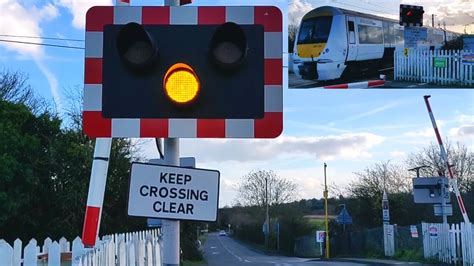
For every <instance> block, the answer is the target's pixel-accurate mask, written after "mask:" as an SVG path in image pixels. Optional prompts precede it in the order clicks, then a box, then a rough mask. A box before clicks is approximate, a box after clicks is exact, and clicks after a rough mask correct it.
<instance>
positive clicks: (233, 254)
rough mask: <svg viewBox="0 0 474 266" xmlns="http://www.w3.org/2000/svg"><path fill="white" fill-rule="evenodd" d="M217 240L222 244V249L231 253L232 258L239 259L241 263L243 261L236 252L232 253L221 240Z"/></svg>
mask: <svg viewBox="0 0 474 266" xmlns="http://www.w3.org/2000/svg"><path fill="white" fill-rule="evenodd" d="M217 240H218V241H219V242H220V243H221V245H222V247H223V248H224V249H225V250H226V251H227V252H229V253H230V254H231V255H232V256H234V257H235V258H236V259H238V260H239V261H242V258H241V257H239V256H237V255H236V254H235V253H234V252H232V251H230V250H229V249H228V248H227V247H226V246H225V245H224V244H223V243H222V241H221V239H220V238H217Z"/></svg>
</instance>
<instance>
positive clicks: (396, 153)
mask: <svg viewBox="0 0 474 266" xmlns="http://www.w3.org/2000/svg"><path fill="white" fill-rule="evenodd" d="M390 156H391V157H393V158H403V157H405V156H406V153H405V152H403V151H391V152H390Z"/></svg>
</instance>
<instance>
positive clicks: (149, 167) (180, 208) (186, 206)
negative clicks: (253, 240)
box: [128, 163, 220, 221]
mask: <svg viewBox="0 0 474 266" xmlns="http://www.w3.org/2000/svg"><path fill="white" fill-rule="evenodd" d="M219 177H220V174H219V171H216V170H207V169H196V168H184V167H176V166H165V165H156V164H145V163H133V164H132V170H131V173H130V191H129V198H128V215H130V216H140V217H153V218H164V219H179V220H197V221H216V219H217V209H218V202H219Z"/></svg>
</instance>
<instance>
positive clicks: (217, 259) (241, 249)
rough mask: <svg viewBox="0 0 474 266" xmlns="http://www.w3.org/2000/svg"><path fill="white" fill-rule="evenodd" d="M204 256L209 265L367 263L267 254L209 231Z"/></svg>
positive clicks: (283, 265)
mask: <svg viewBox="0 0 474 266" xmlns="http://www.w3.org/2000/svg"><path fill="white" fill-rule="evenodd" d="M204 257H205V258H206V261H207V263H208V265H209V266H214V265H216V266H217V265H224V266H233V265H245V266H258V265H275V266H290V265H296V266H298V265H301V266H308V265H342V266H345V265H368V264H367V263H358V262H349V261H347V262H346V261H340V260H339V261H331V262H328V261H318V260H312V259H304V258H297V257H284V256H269V255H265V254H263V253H261V252H257V251H254V250H252V249H249V248H247V247H246V246H244V245H242V244H240V243H239V242H237V241H235V240H234V239H233V238H231V237H228V236H219V235H218V234H217V233H211V234H209V235H208V238H207V240H206V243H205V244H204ZM372 265H373V264H372Z"/></svg>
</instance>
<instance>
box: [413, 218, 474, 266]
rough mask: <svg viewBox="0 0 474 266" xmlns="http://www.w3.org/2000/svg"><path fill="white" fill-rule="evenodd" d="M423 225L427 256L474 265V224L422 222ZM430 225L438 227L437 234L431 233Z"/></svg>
mask: <svg viewBox="0 0 474 266" xmlns="http://www.w3.org/2000/svg"><path fill="white" fill-rule="evenodd" d="M421 226H422V231H423V251H424V256H425V258H427V259H437V260H438V261H441V262H444V263H452V264H455V265H458V264H462V265H466V266H468V265H469V266H472V265H474V224H472V223H468V224H466V223H461V224H451V225H448V224H439V223H422V225H421ZM430 227H434V228H436V234H433V233H431V234H430V231H429V229H430Z"/></svg>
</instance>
